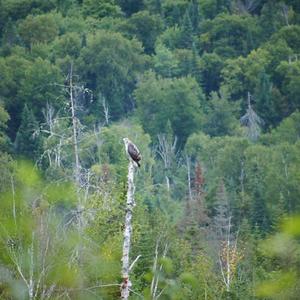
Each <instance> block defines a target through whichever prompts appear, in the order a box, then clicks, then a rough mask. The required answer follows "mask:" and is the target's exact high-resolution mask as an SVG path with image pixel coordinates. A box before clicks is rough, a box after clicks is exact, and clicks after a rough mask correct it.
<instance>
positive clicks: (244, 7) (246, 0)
mask: <svg viewBox="0 0 300 300" xmlns="http://www.w3.org/2000/svg"><path fill="white" fill-rule="evenodd" d="M259 4H260V0H236V1H234V2H233V7H234V10H236V11H237V12H238V13H240V14H250V13H251V12H253V11H254V10H255V9H256V8H257V7H258V5H259Z"/></svg>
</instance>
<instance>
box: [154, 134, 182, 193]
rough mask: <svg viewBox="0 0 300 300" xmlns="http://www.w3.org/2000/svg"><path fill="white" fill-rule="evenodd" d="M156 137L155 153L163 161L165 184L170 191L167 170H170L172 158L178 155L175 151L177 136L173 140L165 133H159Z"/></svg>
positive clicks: (174, 158)
mask: <svg viewBox="0 0 300 300" xmlns="http://www.w3.org/2000/svg"><path fill="white" fill-rule="evenodd" d="M157 137H158V145H157V148H156V153H157V154H158V155H159V157H160V158H161V159H162V161H163V163H164V170H165V179H166V186H167V190H168V192H170V178H169V174H168V171H170V169H171V167H172V163H173V162H174V160H175V161H176V158H177V156H178V152H177V151H176V145H177V137H176V136H175V138H174V139H173V140H170V138H168V137H167V135H166V134H159V135H158V136H157Z"/></svg>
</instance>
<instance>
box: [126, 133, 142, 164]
mask: <svg viewBox="0 0 300 300" xmlns="http://www.w3.org/2000/svg"><path fill="white" fill-rule="evenodd" d="M123 142H124V144H125V150H126V153H127V155H128V157H129V159H130V160H131V161H133V163H134V165H136V166H138V167H140V166H141V165H140V163H139V161H140V160H141V159H142V156H141V153H140V151H139V149H138V148H137V146H136V145H135V144H134V143H133V142H132V141H131V140H130V139H128V138H123Z"/></svg>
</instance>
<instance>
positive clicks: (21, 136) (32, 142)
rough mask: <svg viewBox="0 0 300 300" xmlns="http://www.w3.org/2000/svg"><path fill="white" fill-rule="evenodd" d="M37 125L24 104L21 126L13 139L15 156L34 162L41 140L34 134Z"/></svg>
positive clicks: (30, 111) (31, 113)
mask: <svg viewBox="0 0 300 300" xmlns="http://www.w3.org/2000/svg"><path fill="white" fill-rule="evenodd" d="M38 128H39V125H38V122H37V120H36V118H35V116H34V114H33V112H32V110H31V109H29V108H28V106H27V105H26V104H25V106H24V109H23V112H22V116H21V125H20V127H19V130H18V132H17V136H16V139H15V152H16V154H17V155H19V156H21V157H23V158H27V159H32V160H36V159H37V158H38V154H39V152H40V147H41V140H40V138H39V136H38V135H37V134H36V133H37V131H38Z"/></svg>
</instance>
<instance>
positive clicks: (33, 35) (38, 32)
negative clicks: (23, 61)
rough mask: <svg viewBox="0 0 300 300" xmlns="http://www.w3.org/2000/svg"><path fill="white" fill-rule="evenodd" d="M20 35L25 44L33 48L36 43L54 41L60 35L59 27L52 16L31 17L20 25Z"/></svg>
mask: <svg viewBox="0 0 300 300" xmlns="http://www.w3.org/2000/svg"><path fill="white" fill-rule="evenodd" d="M19 34H20V37H21V39H22V41H23V42H24V44H25V45H26V46H27V47H29V48H31V47H32V45H33V44H36V43H47V42H51V41H53V40H54V38H55V37H56V36H57V34H58V27H57V24H56V22H55V19H54V18H53V16H52V15H51V14H47V15H38V16H32V15H29V16H27V17H26V19H25V20H24V21H22V22H21V23H20V25H19Z"/></svg>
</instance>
